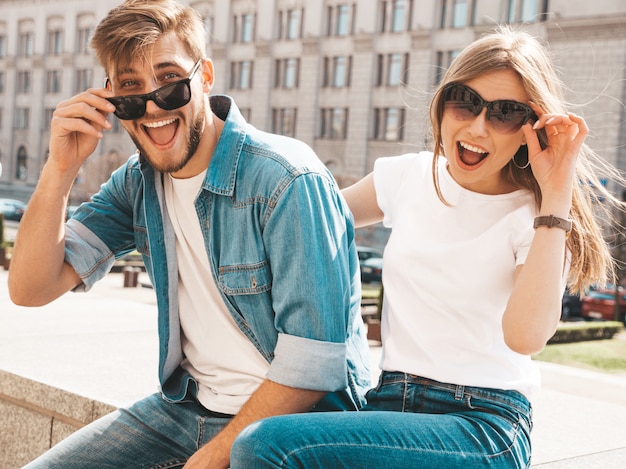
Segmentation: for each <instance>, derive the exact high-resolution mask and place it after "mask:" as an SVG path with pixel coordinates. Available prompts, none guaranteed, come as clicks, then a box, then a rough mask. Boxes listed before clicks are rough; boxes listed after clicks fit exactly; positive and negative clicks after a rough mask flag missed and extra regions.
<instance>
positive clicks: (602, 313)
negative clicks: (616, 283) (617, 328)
mask: <svg viewBox="0 0 626 469" xmlns="http://www.w3.org/2000/svg"><path fill="white" fill-rule="evenodd" d="M618 293H619V317H618V319H619V321H621V322H623V323H624V324H625V325H626V290H624V289H623V288H622V287H618ZM614 310H615V287H613V288H603V289H599V290H593V291H590V292H589V293H588V294H587V295H586V296H585V297H584V298H583V304H582V309H581V315H582V317H583V318H585V319H589V320H592V319H596V320H597V319H601V320H605V321H614V320H615V312H614Z"/></svg>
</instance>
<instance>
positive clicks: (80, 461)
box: [26, 394, 230, 469]
mask: <svg viewBox="0 0 626 469" xmlns="http://www.w3.org/2000/svg"><path fill="white" fill-rule="evenodd" d="M229 422H230V417H228V416H224V415H222V414H215V413H212V412H210V411H208V410H206V409H205V408H204V407H202V406H201V405H200V404H198V403H196V402H185V403H171V402H168V401H166V400H164V399H163V398H162V397H161V395H160V394H153V395H151V396H149V397H147V398H145V399H142V400H141V401H139V402H137V403H136V404H134V405H132V406H131V407H130V408H128V409H121V410H118V411H116V412H113V413H112V414H109V415H107V416H105V417H103V418H101V419H99V420H96V421H95V422H93V423H91V424H90V425H88V426H86V427H84V428H82V429H80V430H79V431H77V432H76V433H74V434H72V435H70V436H69V437H68V438H66V439H65V440H63V441H61V442H60V443H59V444H57V445H56V446H54V447H53V448H52V449H50V450H49V451H48V452H46V453H44V454H43V455H42V456H40V457H39V458H37V459H36V460H35V461H33V462H31V463H30V464H29V465H27V466H26V467H27V468H28V469H34V468H37V469H39V468H42V469H43V468H45V469H54V468H59V469H61V468H63V469H74V468H81V469H82V468H89V469H103V468H110V469H120V468H124V469H134V468H137V469H139V468H142V469H148V468H155V469H156V468H159V469H166V468H167V469H173V468H181V467H183V465H184V464H185V462H186V461H187V459H188V458H189V457H190V456H191V455H192V454H193V453H195V452H196V451H197V450H198V448H199V447H200V446H203V445H204V444H205V443H207V442H208V441H209V440H210V439H212V438H213V436H215V435H216V434H217V433H218V432H219V431H220V430H221V429H222V428H224V426H226V425H227V424H228V423H229Z"/></svg>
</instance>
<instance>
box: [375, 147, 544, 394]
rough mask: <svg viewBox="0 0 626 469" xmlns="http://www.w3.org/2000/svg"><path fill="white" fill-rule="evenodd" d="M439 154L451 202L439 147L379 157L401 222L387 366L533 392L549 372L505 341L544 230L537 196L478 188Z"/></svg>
mask: <svg viewBox="0 0 626 469" xmlns="http://www.w3.org/2000/svg"><path fill="white" fill-rule="evenodd" d="M438 163H439V166H438V167H439V181H440V186H441V190H442V193H443V195H444V198H445V200H447V202H448V203H450V206H446V205H445V204H443V203H442V202H441V201H440V200H439V198H438V197H437V194H436V192H435V188H434V184H433V181H432V174H431V173H432V154H431V153H426V152H424V153H419V154H407V155H403V156H399V157H390V158H380V159H378V160H377V161H376V163H375V166H374V184H375V187H376V194H377V199H378V205H379V206H380V208H381V210H382V211H383V212H384V219H383V223H384V225H385V226H387V227H391V228H392V232H391V236H390V238H389V241H388V243H387V246H386V247H385V252H384V259H383V283H384V285H385V296H384V305H383V316H382V337H383V344H384V347H383V354H382V358H381V369H383V370H387V371H401V372H405V373H410V374H414V375H419V376H424V377H427V378H430V379H434V380H437V381H441V382H445V383H454V384H459V385H465V386H480V387H487V388H497V389H514V390H517V391H520V392H521V393H523V394H524V395H525V396H527V397H528V398H531V397H532V395H533V393H534V392H535V391H536V390H537V389H538V388H539V384H540V377H539V372H538V370H537V369H536V367H535V365H534V363H533V362H532V360H531V358H530V357H529V356H526V355H521V354H518V353H516V352H514V351H512V350H511V349H510V348H509V347H508V346H507V345H506V344H505V342H504V336H503V332H502V315H503V313H504V310H505V307H506V304H507V301H508V299H509V295H510V293H511V291H512V288H513V279H514V271H515V268H516V266H517V265H520V264H523V263H524V262H525V260H526V256H527V254H528V250H529V248H530V244H531V241H532V238H533V235H534V230H533V219H534V217H535V216H536V209H535V203H534V200H533V197H532V195H531V193H530V192H529V191H526V190H518V191H515V192H512V193H509V194H503V195H485V194H479V193H475V192H471V191H468V190H466V189H464V188H463V187H461V186H459V185H458V184H457V183H456V182H455V181H454V180H453V179H452V177H451V176H450V174H449V172H448V170H447V168H446V165H447V162H446V160H445V158H440V160H439V162H438ZM390 331H393V333H392V334H391V333H390Z"/></svg>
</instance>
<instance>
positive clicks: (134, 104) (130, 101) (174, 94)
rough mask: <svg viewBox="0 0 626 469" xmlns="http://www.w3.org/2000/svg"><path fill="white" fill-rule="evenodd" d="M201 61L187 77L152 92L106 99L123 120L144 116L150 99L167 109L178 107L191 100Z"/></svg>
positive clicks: (107, 82)
mask: <svg viewBox="0 0 626 469" xmlns="http://www.w3.org/2000/svg"><path fill="white" fill-rule="evenodd" d="M201 63H202V60H198V62H197V63H196V65H195V66H194V67H193V69H192V70H191V73H190V74H189V76H188V77H187V78H183V79H182V80H178V81H175V82H174V83H169V84H167V85H165V86H162V87H161V88H159V89H158V90H154V91H153V92H151V93H146V94H131V95H128V96H116V97H114V98H106V99H107V101H109V102H111V103H113V104H114V105H115V112H114V113H115V115H116V116H117V117H118V118H119V119H123V120H134V119H139V118H140V117H142V116H143V115H144V114H145V113H146V104H147V102H148V101H154V103H155V104H156V105H157V106H159V107H160V108H161V109H164V110H166V111H171V110H173V109H178V108H179V107H183V106H184V105H185V104H187V103H188V102H189V101H190V100H191V86H190V84H189V83H190V82H191V79H192V78H193V76H194V74H195V73H196V71H197V70H198V68H199V67H200V64H201ZM108 84H109V79H108V78H107V79H106V81H105V88H106V87H108Z"/></svg>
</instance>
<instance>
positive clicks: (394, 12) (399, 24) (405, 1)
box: [379, 0, 413, 33]
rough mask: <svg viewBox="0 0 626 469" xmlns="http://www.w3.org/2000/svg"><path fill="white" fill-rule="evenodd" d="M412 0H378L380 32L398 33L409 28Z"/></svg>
mask: <svg viewBox="0 0 626 469" xmlns="http://www.w3.org/2000/svg"><path fill="white" fill-rule="evenodd" d="M412 15H413V0H382V1H381V2H380V26H379V30H380V32H381V33H384V32H386V31H390V32H392V33H399V32H402V31H409V30H410V29H411V18H412Z"/></svg>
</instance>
